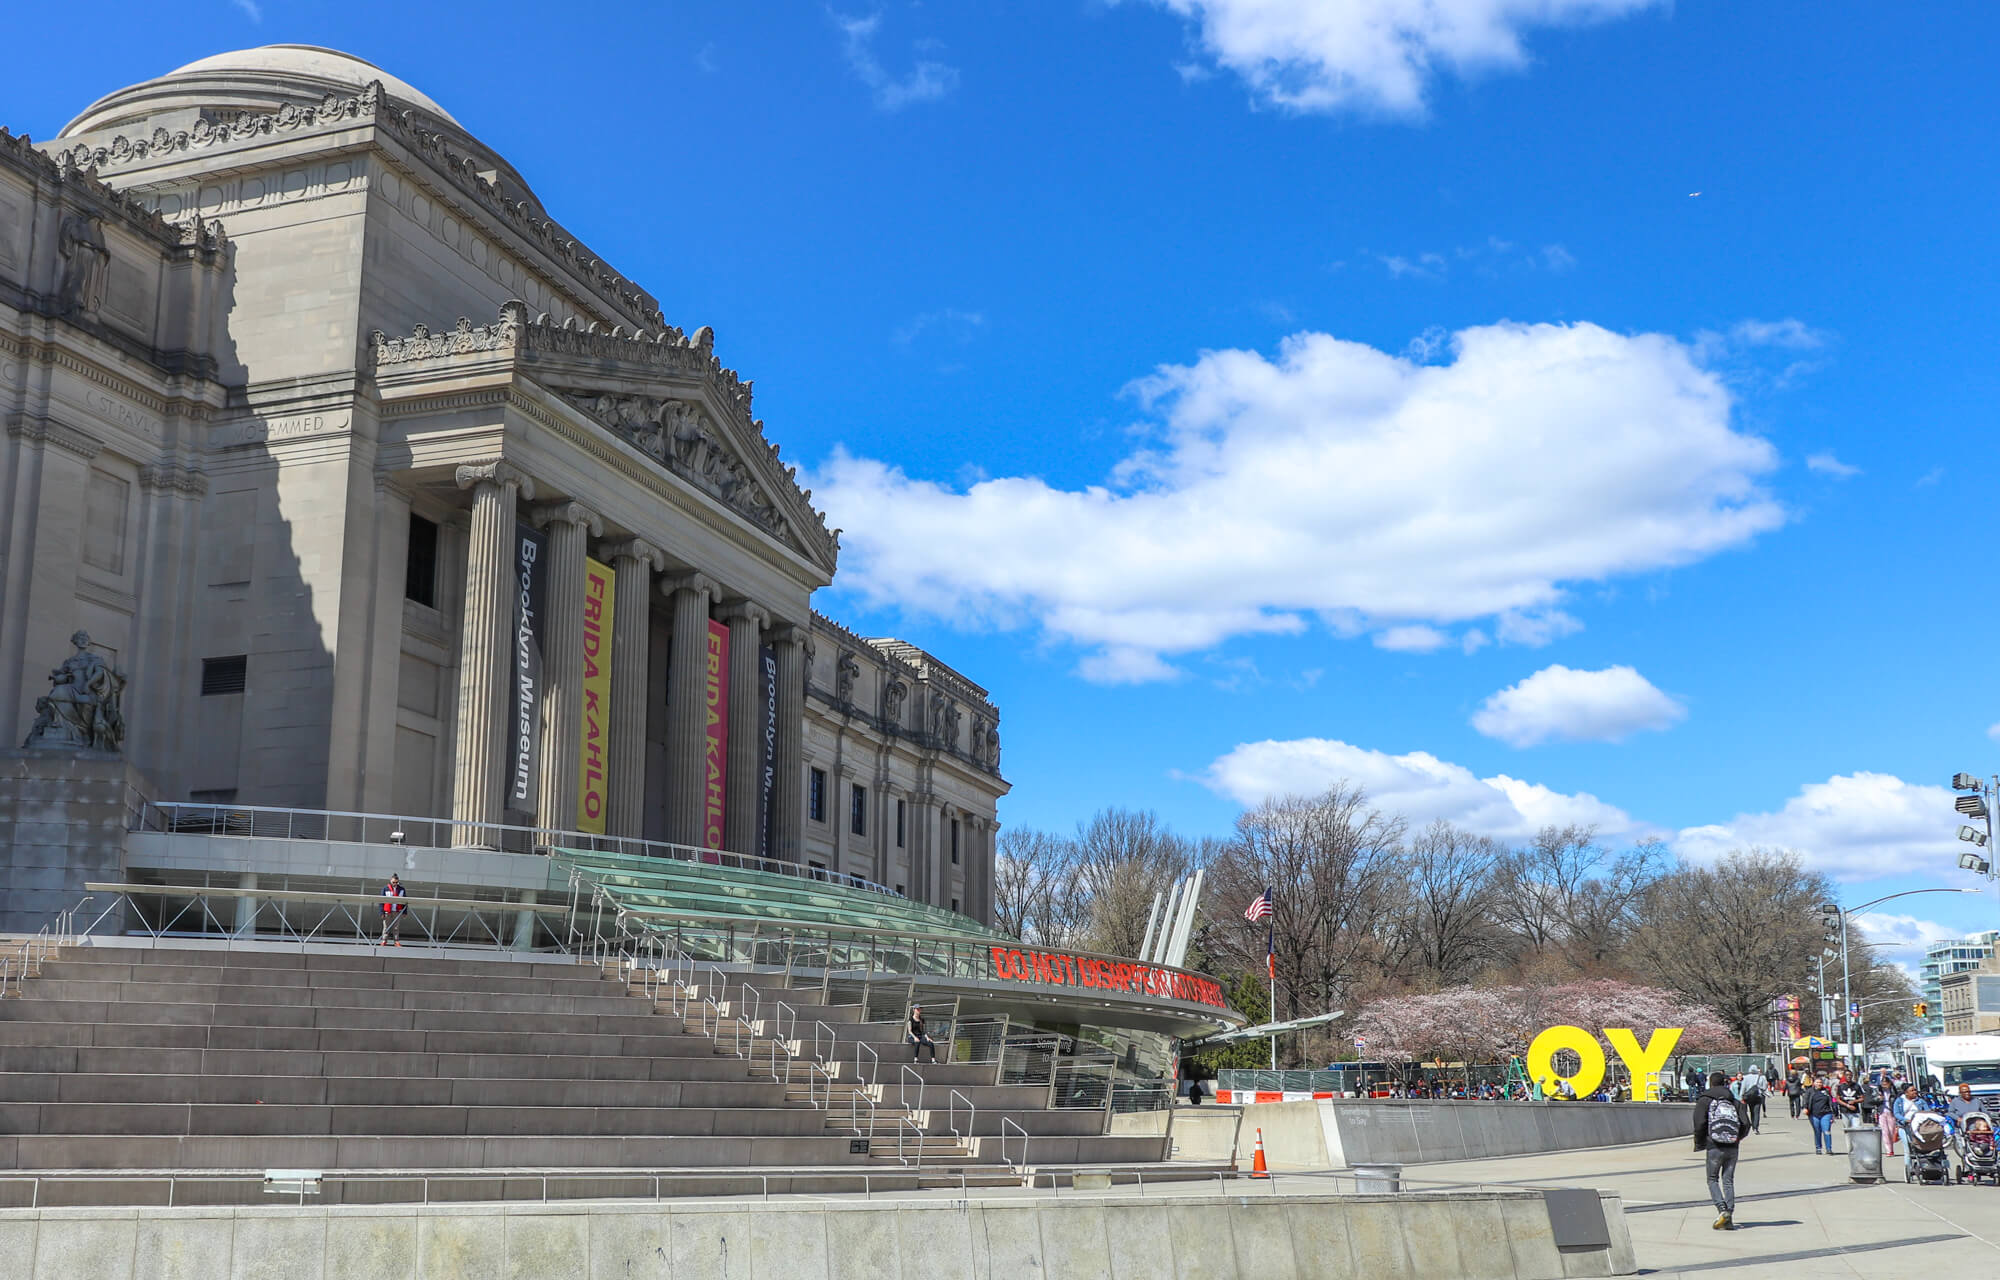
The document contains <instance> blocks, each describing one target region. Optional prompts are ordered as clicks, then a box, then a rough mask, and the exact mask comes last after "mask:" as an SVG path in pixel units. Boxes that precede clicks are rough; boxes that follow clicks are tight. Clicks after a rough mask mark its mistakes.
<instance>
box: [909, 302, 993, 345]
mask: <svg viewBox="0 0 2000 1280" xmlns="http://www.w3.org/2000/svg"><path fill="white" fill-rule="evenodd" d="M985 324H986V313H985V312H983V311H961V310H960V309H959V308H957V307H946V308H944V309H943V310H941V311H925V312H922V313H920V314H918V315H916V316H914V317H912V318H911V320H910V322H909V323H908V324H906V325H904V326H902V327H901V328H899V329H897V330H896V332H894V333H893V334H890V335H889V336H890V338H891V339H892V340H893V341H894V342H895V343H896V345H897V346H902V347H907V346H909V345H910V344H911V343H912V342H915V341H916V340H917V339H918V338H920V337H922V336H923V335H924V334H925V333H926V332H928V331H933V330H935V331H937V332H939V333H942V334H943V335H945V336H946V337H948V338H949V339H951V340H952V341H954V342H957V343H959V344H961V345H963V344H964V343H967V342H970V341H972V335H973V334H974V333H976V332H977V331H978V330H979V329H980V328H981V327H983V326H984V325H985Z"/></svg>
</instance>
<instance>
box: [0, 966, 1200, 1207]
mask: <svg viewBox="0 0 2000 1280" xmlns="http://www.w3.org/2000/svg"><path fill="white" fill-rule="evenodd" d="M823 995H829V993H828V992H826V991H825V990H823V989H822V988H808V989H806V990H793V989H791V988H790V987H788V986H787V985H786V984H785V981H784V978H783V976H782V975H746V974H731V973H726V972H724V971H722V970H719V969H715V968H708V967H704V968H702V969H699V970H697V969H693V968H687V969H684V970H681V971H678V972H675V971H671V970H665V969H661V968H658V967H650V968H648V967H638V966H635V965H634V964H633V963H632V961H631V960H629V959H612V960H609V961H607V962H606V963H603V964H583V963H575V962H570V961H562V960H556V959H554V958H551V957H531V956H529V955H527V954H526V953H510V952H506V951H498V950H493V951H482V952H474V951H468V952H467V953H465V954H461V955H456V956H452V957H450V958H438V957H432V956H424V957H419V956H415V955H410V954H407V953H405V952H398V951H394V950H391V951H388V952H383V951H381V950H379V949H377V948H373V947H366V946H355V945H349V946H339V945H326V946H321V947H317V948H307V949H301V948H299V947H297V946H292V947H288V948H279V947H271V946H265V945H257V944H250V945H245V944H242V943H237V944H234V945H231V946H228V947H221V946H215V945H208V946H203V945H198V944H197V945H184V946H182V945H161V946H159V947H135V946H124V945H119V944H118V943H116V942H111V943H109V944H108V945H105V944H96V943H93V944H90V945H84V946H73V947H66V948H63V949H61V950H60V951H58V952H56V953H55V954H54V955H53V956H52V957H50V958H48V959H47V960H46V961H44V962H43V963H42V964H41V966H40V969H39V973H38V974H37V975H36V976H33V977H30V978H29V979H27V980H26V981H25V982H23V983H17V984H16V985H15V986H14V987H13V988H11V989H10V998H7V999H4V1000H0V1204H22V1203H29V1202H31V1200H32V1201H33V1202H37V1203H41V1204H55V1203H120V1204H143V1203H161V1202H165V1201H167V1200H169V1199H171V1202H173V1203H184V1204H193V1203H232V1202H245V1201H255V1200H258V1199H261V1198H262V1197H263V1194H264V1191H265V1184H264V1174H265V1173H266V1172H267V1171H305V1172H308V1173H319V1174H323V1175H324V1177H323V1178H322V1180H321V1181H320V1182H319V1183H318V1184H317V1195H318V1202H319V1203H343V1202H344V1203H356V1202H373V1201H384V1200H411V1199H418V1198H425V1199H430V1200H442V1199H451V1200H464V1199H498V1198H520V1197H524V1196H525V1197H527V1198H536V1197H537V1196H547V1197H550V1198H555V1197H560V1196H603V1195H649V1196H651V1195H673V1194H694V1193H701V1194H726V1193H743V1192H751V1193H754V1192H756V1191H759V1190H760V1189H761V1190H765V1191H769V1192H772V1193H782V1192H787V1191H804V1190H827V1191H831V1190H850V1189H852V1190H860V1189H862V1188H863V1186H864V1182H863V1180H862V1179H863V1175H865V1176H866V1179H867V1181H866V1183H865V1185H866V1186H868V1187H869V1188H871V1189H876V1188H883V1187H893V1186H922V1185H953V1186H955V1185H960V1184H961V1183H963V1184H966V1185H981V1184H987V1185H991V1184H995V1183H1003V1182H1010V1181H1012V1182H1018V1181H1019V1180H1021V1179H1022V1178H1023V1177H1032V1176H1034V1173H1035V1170H1036V1169H1037V1168H1040V1169H1044V1170H1046V1169H1048V1168H1051V1167H1068V1166H1076V1165H1133V1164H1145V1163H1149V1162H1154V1161H1158V1160H1160V1159H1162V1157H1163V1155H1164V1154H1165V1150H1164V1149H1165V1142H1164V1140H1163V1139H1161V1138H1159V1137H1130V1136H1113V1135H1107V1134H1106V1133H1105V1132H1104V1130H1105V1127H1106V1126H1105V1111H1104V1110H1103V1109H1098V1108H1088V1109H1079V1108H1075V1107H1070V1108H1064V1107H1058V1106H1052V1105H1051V1102H1052V1100H1053V1098H1052V1090H1051V1088H1050V1086H1049V1085H1047V1084H1043V1083H1013V1084H1003V1083H1000V1080H1001V1078H1002V1074H1003V1073H1002V1072H1001V1070H1000V1069H999V1064H998V1063H996V1062H991V1061H989V1062H947V1063H944V1064H940V1065H931V1064H921V1065H915V1066H912V1065H911V1064H910V1063H909V1061H908V1051H907V1049H906V1048H905V1047H904V1046H903V1045H902V1043H901V1040H902V1028H901V1026H900V1024H898V1023H886V1022H868V1021H866V1020H865V1019H864V1016H863V1010H861V1009H860V1008H857V1007H854V1006H846V1005H841V1004H839V1003H837V1002H835V1001H832V1000H831V998H830V996H829V999H827V1000H822V999H821V997H822V996H823ZM1031 1161H1032V1165H1031V1163H1030V1162H1031ZM29 1175H42V1176H39V1177H31V1176H29ZM279 1183H280V1185H290V1184H289V1183H288V1182H286V1181H285V1180H284V1179H280V1180H279Z"/></svg>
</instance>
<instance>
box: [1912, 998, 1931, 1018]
mask: <svg viewBox="0 0 2000 1280" xmlns="http://www.w3.org/2000/svg"><path fill="white" fill-rule="evenodd" d="M1910 1012H1911V1013H1914V1014H1916V1015H1917V1016H1918V1017H1919V1018H1928V1017H1929V1016H1930V1013H1931V1006H1930V1001H1928V1000H1919V1001H1917V1002H1916V1003H1915V1004H1913V1005H1911V1006H1910Z"/></svg>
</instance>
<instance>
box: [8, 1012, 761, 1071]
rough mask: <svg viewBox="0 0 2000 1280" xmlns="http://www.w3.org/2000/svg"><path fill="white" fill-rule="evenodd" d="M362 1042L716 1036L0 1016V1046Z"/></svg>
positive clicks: (396, 1044) (647, 1049) (706, 1047)
mask: <svg viewBox="0 0 2000 1280" xmlns="http://www.w3.org/2000/svg"><path fill="white" fill-rule="evenodd" d="M10 1003H12V1002H10ZM503 1025H504V1024H503ZM357 1044H365V1045H369V1046H372V1047H373V1048H375V1049H376V1050H377V1051H379V1052H383V1053H472V1054H495V1053H497V1054H506V1053H514V1052H518V1051H519V1050H520V1049H521V1048H522V1047H524V1046H525V1045H528V1044H532V1045H533V1046H534V1047H535V1048H536V1049H539V1050H545V1051H546V1052H548V1053H550V1054H555V1055H563V1056H579V1055H581V1056H590V1055H599V1054H616V1055H619V1056H624V1057H698V1056H714V1054H715V1046H714V1043H713V1042H712V1041H710V1040H708V1039H707V1038H706V1037H703V1036H676V1035H643V1036H642V1035H620V1034H615V1033H605V1034H601V1035H583V1034H556V1033H550V1032H542V1031H535V1032H533V1033H532V1034H530V1033H529V1032H528V1031H526V1030H525V1029H516V1030H492V1031H459V1030H437V1031H427V1030H422V1029H402V1028H379V1027H371V1026H369V1025H367V1024H366V1023H362V1024H360V1025H354V1026H330V1027H256V1026H213V1027H211V1026H200V1025H193V1026H187V1025H179V1024H172V1023H147V1022H138V1023H131V1022H122V1023H121V1022H12V1021H0V1046H4V1045H54V1046H63V1045H67V1046H75V1047H82V1046H86V1045H88V1046H94V1047H98V1048H130V1049H140V1048H159V1049H173V1048H182V1049H204V1048H206V1049H306V1050H321V1051H338V1050H343V1049H351V1048H353V1047H354V1046H355V1045H357ZM738 1061H740V1059H739V1060H738Z"/></svg>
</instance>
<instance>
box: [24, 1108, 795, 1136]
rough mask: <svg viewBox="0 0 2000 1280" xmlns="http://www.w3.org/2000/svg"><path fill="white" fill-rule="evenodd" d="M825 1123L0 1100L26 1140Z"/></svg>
mask: <svg viewBox="0 0 2000 1280" xmlns="http://www.w3.org/2000/svg"><path fill="white" fill-rule="evenodd" d="M822 1128H823V1125H822V1123H821V1116H820V1113H819V1112H817V1111H813V1110H811V1109H810V1108H793V1107H590V1106H527V1107H506V1106H457V1107H455V1106H387V1105H380V1106H377V1105H364V1106H333V1105H282V1106H279V1105H268V1104H267V1105H257V1104H254V1103H248V1104H246V1103H226V1102H215V1103H209V1102H196V1103H185V1102H175V1103H148V1102H9V1103H0V1133H9V1134H16V1135H22V1136H25V1135H30V1134H40V1135H50V1134H70V1135H76V1136H79V1137H82V1136H89V1137H108V1136H121V1137H122V1136H151V1135H179V1134H196V1135H203V1134H206V1135H215V1136H257V1137H267V1136H268V1137H281V1136H286V1137H288V1136H314V1137H317V1136H327V1135H330V1136H336V1137H338V1136H345V1135H349V1134H357V1135H373V1136H377V1137H441V1138H457V1137H488V1136H498V1137H604V1138H626V1137H714V1136H718V1135H719V1136H727V1137H774V1136H790V1135H802V1136H818V1135H819V1134H820V1133H821V1130H822Z"/></svg>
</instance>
